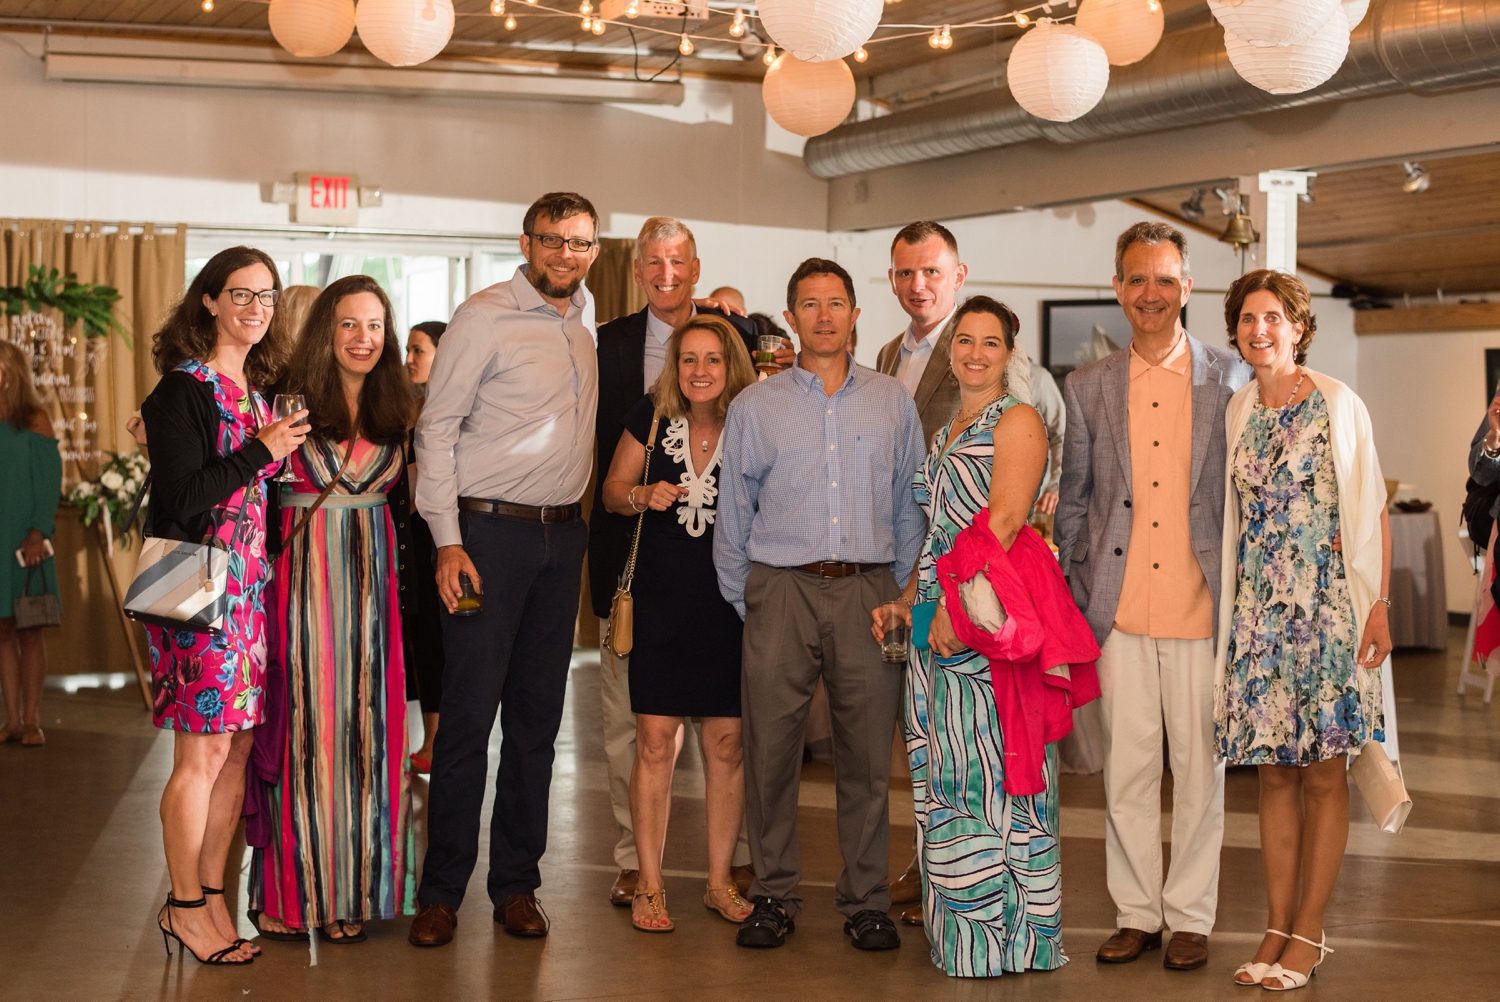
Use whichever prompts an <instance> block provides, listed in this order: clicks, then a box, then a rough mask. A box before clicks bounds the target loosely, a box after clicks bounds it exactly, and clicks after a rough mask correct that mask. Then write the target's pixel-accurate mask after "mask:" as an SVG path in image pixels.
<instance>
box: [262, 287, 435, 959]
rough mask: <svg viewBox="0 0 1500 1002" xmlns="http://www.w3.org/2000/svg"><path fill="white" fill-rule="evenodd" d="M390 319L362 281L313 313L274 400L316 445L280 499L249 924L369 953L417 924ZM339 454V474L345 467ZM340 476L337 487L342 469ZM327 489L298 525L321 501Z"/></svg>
mask: <svg viewBox="0 0 1500 1002" xmlns="http://www.w3.org/2000/svg"><path fill="white" fill-rule="evenodd" d="M391 321H392V316H391V306H390V302H389V300H387V298H386V296H385V293H384V292H382V291H381V289H380V287H379V285H377V284H376V283H375V280H374V279H371V278H369V277H367V276H364V275H354V276H350V277H348V278H344V279H340V280H339V281H337V282H334V283H333V284H332V285H330V286H329V287H328V288H327V289H326V290H325V291H324V292H323V293H322V295H320V296H319V297H318V299H317V301H316V302H315V303H314V304H313V307H312V311H311V313H310V315H309V316H308V320H307V325H306V327H305V328H304V331H303V334H302V338H301V340H300V342H299V344H298V347H297V352H296V354H295V355H294V356H293V359H292V364H291V367H290V371H291V376H290V385H289V386H288V387H286V389H288V390H290V391H291V392H301V393H303V394H304V395H305V396H306V397H307V402H308V409H309V410H310V411H311V415H312V416H311V422H312V434H311V435H310V436H309V437H308V439H307V441H306V442H305V443H304V444H303V446H302V448H301V449H299V450H298V451H297V452H296V453H295V454H294V455H293V457H292V458H291V470H292V473H293V474H294V476H295V478H296V479H295V480H294V481H293V482H291V483H284V484H282V485H281V491H282V493H281V531H282V534H283V540H284V542H283V550H282V553H281V556H280V558H279V559H278V561H277V564H276V585H275V596H274V598H273V604H272V609H271V615H272V616H274V617H276V619H277V623H278V625H279V627H280V636H281V640H280V644H281V658H282V664H283V666H284V669H285V672H286V685H287V693H286V730H287V736H286V744H285V753H284V756H283V761H282V774H281V782H280V783H279V784H278V785H277V786H276V787H275V788H274V790H273V791H272V793H271V796H270V805H269V810H270V813H271V818H270V820H271V828H272V832H273V834H272V838H271V844H270V846H268V847H266V848H264V849H257V850H256V851H255V856H254V861H253V863H252V873H251V885H252V906H253V910H252V918H253V919H254V920H255V921H256V922H257V924H258V925H259V927H260V929H261V932H262V934H263V935H266V936H267V937H268V938H272V939H287V938H294V939H301V938H303V936H304V935H305V930H307V929H309V928H312V927H314V926H316V927H319V928H320V929H321V930H322V932H323V937H324V940H325V942H333V943H357V942H360V941H362V940H364V939H365V933H364V931H363V929H362V928H361V925H362V923H364V922H366V921H371V920H376V919H390V918H395V917H396V916H397V915H410V914H412V913H413V911H414V901H415V870H414V866H413V861H412V854H413V851H414V844H413V830H412V825H411V790H410V787H409V785H408V779H407V773H406V768H405V763H406V672H405V664H404V659H403V655H402V647H401V617H400V601H399V597H398V594H399V593H398V586H397V578H396V557H395V551H396V546H397V544H396V537H395V527H394V523H393V521H392V519H391V515H390V513H389V510H388V508H387V504H386V500H387V493H388V492H390V491H391V490H392V489H393V488H395V487H397V486H398V484H399V483H401V482H402V475H403V469H404V464H403V462H402V454H401V444H402V443H403V442H404V441H405V438H406V430H407V425H408V424H409V423H410V420H411V411H412V394H411V389H410V387H409V386H408V385H407V382H406V375H405V370H404V368H403V367H402V365H401V357H400V347H399V345H398V343H397V341H396V337H395V333H394V329H393V327H392V324H391ZM346 454H347V464H346V462H345V459H346ZM341 467H343V472H342V473H340V472H339V471H340V468H341ZM329 483H333V488H332V490H331V491H330V493H329V494H328V497H327V498H326V499H325V500H324V502H323V504H322V505H321V506H320V507H318V508H317V509H316V510H315V511H313V513H312V515H311V517H309V518H307V523H306V527H305V529H303V530H302V531H300V532H296V533H295V534H293V530H294V529H295V527H296V526H297V524H298V523H299V522H300V521H302V519H303V518H304V517H305V516H307V513H308V510H309V508H311V507H312V506H313V503H314V502H315V501H316V500H317V497H318V495H319V494H320V493H322V491H323V489H324V488H325V487H327V486H328V484H329Z"/></svg>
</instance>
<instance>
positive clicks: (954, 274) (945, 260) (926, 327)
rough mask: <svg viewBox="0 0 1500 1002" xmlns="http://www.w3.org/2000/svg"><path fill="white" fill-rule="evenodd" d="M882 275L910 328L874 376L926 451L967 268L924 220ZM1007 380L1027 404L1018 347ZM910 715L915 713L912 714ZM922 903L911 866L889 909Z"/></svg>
mask: <svg viewBox="0 0 1500 1002" xmlns="http://www.w3.org/2000/svg"><path fill="white" fill-rule="evenodd" d="M887 274H888V276H889V277H890V280H891V291H892V292H893V293H895V294H896V301H897V302H898V303H900V304H901V309H902V311H903V312H904V313H905V314H906V315H907V316H909V317H911V323H909V324H907V326H906V330H904V331H902V332H901V333H900V334H899V335H897V336H896V338H895V339H894V340H892V341H890V342H889V343H887V344H886V345H885V346H884V347H882V348H881V349H880V354H879V355H878V356H877V357H876V362H875V368H876V369H878V370H879V371H880V372H882V373H884V374H885V375H887V376H895V377H896V378H897V379H899V380H900V381H901V383H902V384H903V385H904V386H905V387H906V391H907V392H908V393H910V394H911V395H912V399H913V400H914V401H915V402H916V405H917V414H918V415H919V416H920V417H921V419H922V443H923V445H924V446H925V447H926V448H929V449H930V448H932V439H933V436H934V435H936V434H937V433H938V429H940V428H942V427H943V426H944V425H946V424H948V423H949V422H951V421H952V420H953V418H954V416H955V415H956V414H957V413H958V403H959V396H958V380H957V379H955V378H954V376H953V372H952V371H951V370H950V368H949V365H948V345H949V344H951V343H952V342H953V329H954V327H955V326H957V325H956V324H955V323H954V322H953V314H955V313H957V312H958V290H960V289H962V288H963V287H964V279H965V278H967V277H968V274H969V266H968V265H966V264H964V263H963V262H962V261H960V260H959V259H958V240H957V239H956V238H955V237H954V236H953V233H952V232H951V231H950V230H949V229H948V227H946V226H944V225H943V224H942V223H934V222H931V221H930V220H922V221H921V222H916V223H908V224H907V225H906V226H903V227H902V228H901V231H900V232H899V233H897V234H896V237H895V239H893V240H892V241H891V268H890V271H889V272H888V273H887ZM1005 378H1006V387H1007V389H1009V391H1010V392H1011V393H1012V394H1014V395H1015V396H1016V397H1017V398H1018V399H1019V400H1021V401H1022V402H1023V403H1028V404H1029V403H1031V360H1030V359H1029V358H1028V357H1027V355H1026V350H1025V349H1024V348H1022V347H1021V346H1020V345H1019V344H1017V345H1016V350H1015V354H1014V355H1013V356H1012V357H1011V361H1010V364H1009V365H1007V366H1006V368H1005ZM900 584H902V585H904V584H906V582H905V581H902V582H900ZM908 712H919V711H915V710H912V709H910V708H909V709H908ZM921 898H922V874H921V871H920V870H919V869H918V867H917V860H916V859H915V858H914V859H912V861H911V865H910V866H908V867H907V868H906V872H905V873H903V874H902V875H901V876H900V877H899V878H897V880H896V881H895V883H893V884H891V901H892V902H894V903H895V904H898V905H901V906H902V907H901V911H900V914H899V917H900V919H901V921H902V922H904V923H906V924H907V925H921V924H922V901H921Z"/></svg>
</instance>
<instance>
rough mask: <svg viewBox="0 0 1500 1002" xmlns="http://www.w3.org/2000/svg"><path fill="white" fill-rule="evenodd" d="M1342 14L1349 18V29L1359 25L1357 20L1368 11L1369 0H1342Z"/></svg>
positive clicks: (1362, 17)
mask: <svg viewBox="0 0 1500 1002" xmlns="http://www.w3.org/2000/svg"><path fill="white" fill-rule="evenodd" d="M1343 6H1344V16H1345V17H1347V18H1348V19H1349V30H1350V31H1353V30H1354V29H1355V28H1358V27H1359V22H1361V21H1363V20H1364V19H1365V15H1366V14H1368V13H1369V12H1370V0H1344V4H1343Z"/></svg>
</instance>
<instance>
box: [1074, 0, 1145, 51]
mask: <svg viewBox="0 0 1500 1002" xmlns="http://www.w3.org/2000/svg"><path fill="white" fill-rule="evenodd" d="M1073 23H1074V24H1076V25H1078V27H1080V28H1082V29H1083V30H1084V31H1086V32H1088V33H1089V34H1090V35H1093V36H1094V38H1095V40H1096V41H1098V43H1099V44H1100V45H1102V46H1104V53H1105V55H1107V56H1109V64H1110V65H1111V66H1129V65H1130V64H1131V63H1138V62H1140V61H1141V60H1142V59H1145V58H1146V57H1147V56H1149V55H1150V54H1151V50H1152V49H1154V48H1156V43H1157V42H1160V41H1161V33H1162V29H1163V28H1165V27H1166V24H1167V18H1166V15H1165V14H1164V13H1163V12H1162V9H1161V0H1083V3H1081V4H1079V5H1078V17H1077V18H1076V19H1075V20H1074V22H1073Z"/></svg>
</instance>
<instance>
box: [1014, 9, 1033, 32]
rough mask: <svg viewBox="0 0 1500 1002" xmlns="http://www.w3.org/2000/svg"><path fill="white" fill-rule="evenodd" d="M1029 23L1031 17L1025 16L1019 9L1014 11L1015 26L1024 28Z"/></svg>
mask: <svg viewBox="0 0 1500 1002" xmlns="http://www.w3.org/2000/svg"><path fill="white" fill-rule="evenodd" d="M1030 23H1031V18H1029V17H1027V16H1026V15H1025V14H1023V13H1022V12H1021V11H1016V27H1017V28H1024V27H1026V26H1027V25H1028V24H1030Z"/></svg>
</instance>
